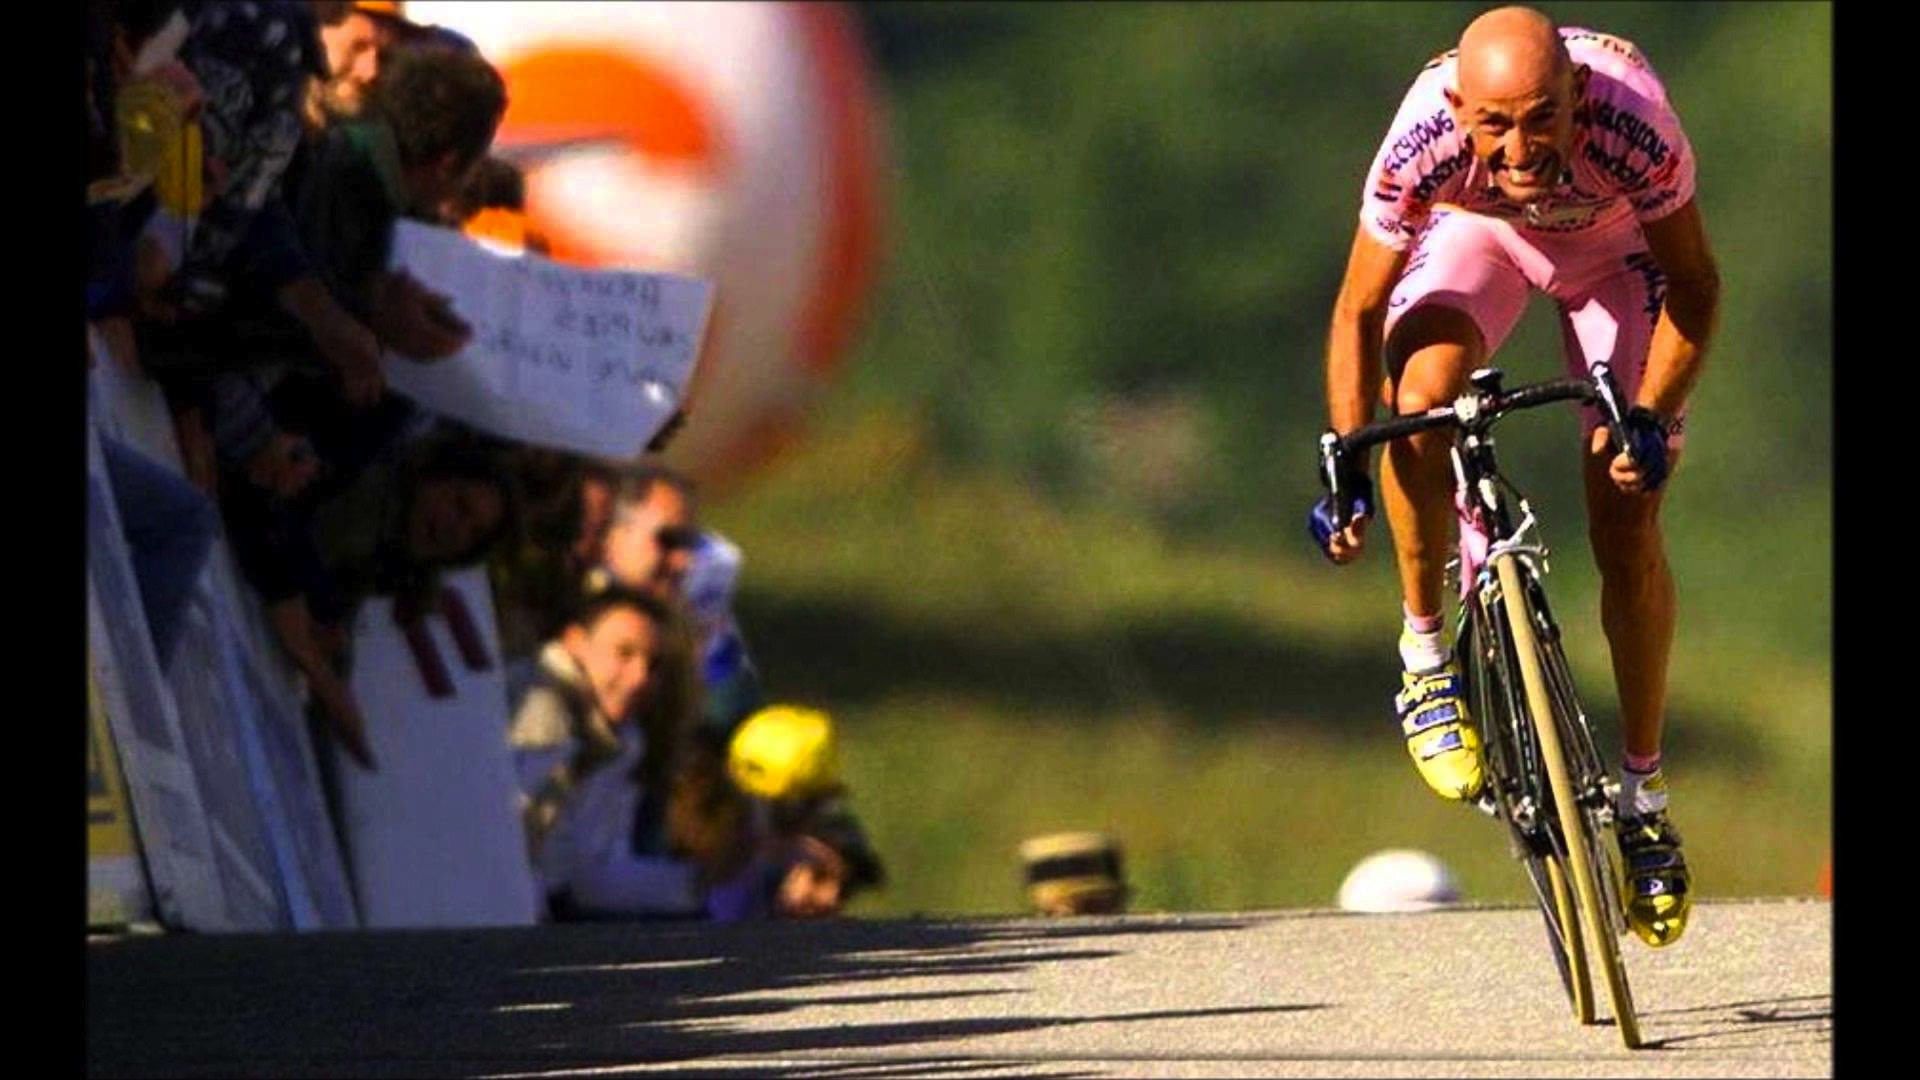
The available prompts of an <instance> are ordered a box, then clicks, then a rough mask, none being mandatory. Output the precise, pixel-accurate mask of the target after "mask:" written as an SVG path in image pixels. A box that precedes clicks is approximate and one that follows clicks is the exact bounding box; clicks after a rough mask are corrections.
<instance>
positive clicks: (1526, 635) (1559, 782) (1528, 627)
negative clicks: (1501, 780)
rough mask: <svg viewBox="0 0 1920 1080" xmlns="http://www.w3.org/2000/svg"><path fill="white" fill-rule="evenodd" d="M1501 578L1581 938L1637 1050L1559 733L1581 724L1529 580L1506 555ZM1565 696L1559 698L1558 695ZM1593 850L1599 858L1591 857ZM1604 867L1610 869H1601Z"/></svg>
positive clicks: (1613, 935)
mask: <svg viewBox="0 0 1920 1080" xmlns="http://www.w3.org/2000/svg"><path fill="white" fill-rule="evenodd" d="M1492 561H1493V565H1494V568H1495V571H1496V572H1497V573H1498V574H1499V577H1500V594H1501V600H1502V603H1503V604H1504V606H1505V607H1506V613H1507V624H1508V628H1509V629H1510V631H1511V632H1512V634H1513V639H1514V646H1515V652H1516V653H1518V658H1519V662H1520V676H1521V682H1522V683H1523V684H1524V685H1525V687H1526V693H1527V706H1528V712H1529V713H1530V714H1531V715H1532V716H1533V721H1534V723H1533V727H1534V732H1535V735H1536V736H1537V738H1538V740H1539V749H1540V760H1541V763H1542V764H1543V765H1544V766H1545V768H1546V772H1547V778H1548V780H1549V782H1550V783H1551V785H1552V790H1553V803H1554V809H1555V811H1556V812H1557V814H1558V815H1559V820H1560V831H1561V834H1562V836H1563V837H1564V838H1565V841H1566V846H1565V853H1566V857H1567V869H1569V870H1571V871H1572V878H1573V882H1572V884H1573V896H1574V901H1575V904H1576V906H1577V907H1579V908H1580V911H1581V914H1582V916H1583V920H1584V922H1585V924H1586V926H1585V929H1586V930H1587V931H1588V933H1587V938H1586V940H1587V943H1588V944H1590V945H1592V947H1593V948H1592V952H1593V954H1594V958H1595V959H1596V960H1597V961H1598V966H1599V968H1600V970H1601V973H1602V974H1603V975H1604V976H1605V978H1606V983H1607V996H1608V998H1609V999H1610V1000H1611V1001H1612V1004H1613V1016H1614V1023H1615V1024H1616V1025H1617V1026H1618V1027H1619V1029H1620V1039H1621V1041H1622V1042H1624V1043H1625V1044H1626V1046H1627V1049H1629V1050H1634V1049H1638V1048H1639V1047H1640V1045H1641V1042H1640V1022H1639V1017H1638V1016H1637V1015H1636V1014H1635V1012H1634V1008H1633V994H1632V992H1631V990H1629V989H1628V986H1627V972H1626V967H1625V966H1624V964H1622V962H1621V959H1620V939H1619V937H1618V928H1617V927H1616V926H1615V925H1614V919H1613V917H1612V912H1613V910H1614V909H1613V907H1612V905H1610V904H1609V903H1608V900H1609V899H1610V898H1609V897H1606V896H1605V895H1603V893H1602V891H1601V886H1600V875H1601V874H1602V873H1603V872H1605V871H1603V867H1605V853H1604V851H1603V850H1601V844H1600V837H1598V836H1597V835H1596V832H1597V830H1596V829H1595V828H1594V827H1593V826H1594V823H1593V821H1592V818H1591V814H1590V812H1589V811H1588V809H1587V808H1586V807H1585V806H1584V805H1583V800H1582V798H1581V795H1582V792H1581V788H1580V785H1578V784H1576V783H1575V780H1574V774H1573V771H1572V769H1570V768H1569V767H1568V748H1567V747H1566V745H1565V742H1564V740H1563V733H1565V732H1567V731H1568V730H1570V729H1571V728H1572V727H1573V726H1574V725H1576V724H1577V723H1579V719H1578V717H1577V716H1567V715H1563V713H1564V710H1563V708H1562V707H1561V704H1560V703H1559V702H1557V701H1556V700H1555V698H1556V695H1555V693H1554V691H1553V687H1552V685H1551V684H1550V683H1549V681H1548V675H1547V670H1546V664H1545V663H1543V661H1542V656H1543V653H1542V651H1541V642H1540V640H1539V638H1538V636H1537V635H1536V633H1535V622H1534V611H1533V594H1532V593H1531V592H1530V591H1529V590H1528V588H1527V585H1528V583H1529V582H1528V577H1527V575H1526V574H1525V573H1524V572H1523V571H1522V569H1521V567H1520V564H1519V563H1518V561H1517V559H1516V557H1515V556H1513V555H1512V554H1502V555H1499V556H1496V557H1495V558H1494V559H1493V560H1492ZM1560 696H1564V695H1560ZM1596 855H1598V856H1599V858H1598V859H1596ZM1607 869H1609V870H1610V868H1607Z"/></svg>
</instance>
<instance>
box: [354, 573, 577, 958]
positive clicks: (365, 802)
mask: <svg viewBox="0 0 1920 1080" xmlns="http://www.w3.org/2000/svg"><path fill="white" fill-rule="evenodd" d="M446 587H447V588H448V589H449V590H453V591H456V592H458V593H459V595H460V597H461V599H462V601H463V602H464V604H465V607H466V611H467V612H468V613H469V614H470V616H471V620H470V621H471V624H472V628H473V630H474V631H475V634H474V637H475V638H476V639H477V643H478V646H479V648H478V649H477V650H469V651H477V652H478V653H479V654H482V655H479V656H477V657H469V656H468V655H467V654H466V653H465V652H463V650H462V649H461V647H460V643H459V642H458V641H456V639H455V635H454V633H453V631H452V629H451V628H450V627H449V625H448V621H447V619H446V618H445V617H444V616H442V615H439V614H434V615H430V616H428V617H427V618H425V619H424V620H423V621H424V629H425V631H426V637H427V639H428V640H429V641H430V642H431V648H432V650H433V652H434V654H435V655H436V656H437V657H438V659H439V662H440V666H441V668H442V670H444V672H445V674H446V676H447V681H448V684H449V685H450V687H451V690H452V693H450V694H447V695H445V696H440V697H436V696H434V695H433V693H432V692H431V690H430V689H429V684H428V682H427V677H426V676H425V675H424V674H423V672H422V670H421V667H420V665H419V663H418V662H417V660H416V658H415V655H414V652H413V650H412V649H411V648H410V646H409V645H408V642H407V638H406V634H405V632H404V631H403V630H402V628H401V627H400V626H399V625H398V624H397V623H396V622H395V621H394V618H393V602H392V600H391V598H389V597H381V596H376V597H371V598H369V599H368V600H367V601H366V602H365V603H364V604H363V605H362V606H361V609H360V613H359V617H358V619H357V621H356V623H355V625H354V638H353V641H354V645H353V653H354V658H355V659H354V671H353V691H354V694H355V696H356V697H357V698H358V699H359V702H360V709H361V713H362V714H363V715H364V716H365V717H366V723H367V742H368V744H369V745H370V746H371V748H372V750H373V756H374V760H375V762H376V764H377V765H378V771H375V772H368V771H367V770H366V769H364V768H362V767H361V766H360V765H359V764H357V763H356V762H354V761H353V759H352V758H350V757H348V756H347V755H346V754H345V753H343V752H341V750H340V749H339V748H338V746H335V745H333V744H331V743H330V744H329V749H328V751H327V752H328V753H330V754H332V755H333V764H334V767H335V769H336V775H337V776H338V779H339V783H338V785H337V787H338V790H339V795H340V807H341V818H342V829H343V831H344V833H345V841H346V848H347V852H348V858H349V859H350V860H351V864H352V867H353V882H354V888H355V891H356V893H357V895H358V897H359V901H360V914H361V917H362V919H363V920H364V921H365V924H366V925H367V926H370V927H430V926H511V925H529V924H532V923H534V922H536V921H537V920H538V918H539V914H540V911H541V907H542V901H541V898H540V896H539V891H538V888H537V886H536V885H535V883H534V879H533V872H532V868H531V867H530V865H529V864H528V861H527V844H526V836H525V833H524V831H523V829H522V827H521V824H520V814H519V810H518V804H517V795H518V788H517V787H516V785H515V783H514V773H513V758H512V753H511V751H510V750H509V748H508V745H507V700H506V684H505V677H504V674H503V671H502V668H501V657H500V642H499V632H498V630H497V629H496V626H495V623H494V613H493V595H492V587H491V586H490V585H489V583H488V581H487V575H486V571H485V569H484V568H477V567H476V568H471V569H467V570H462V571H459V572H458V573H454V574H449V575H447V577H446ZM469 644H470V645H471V644H472V643H469ZM470 660H478V661H479V662H480V663H481V664H482V665H483V668H484V669H483V670H474V669H473V668H472V667H471V666H470Z"/></svg>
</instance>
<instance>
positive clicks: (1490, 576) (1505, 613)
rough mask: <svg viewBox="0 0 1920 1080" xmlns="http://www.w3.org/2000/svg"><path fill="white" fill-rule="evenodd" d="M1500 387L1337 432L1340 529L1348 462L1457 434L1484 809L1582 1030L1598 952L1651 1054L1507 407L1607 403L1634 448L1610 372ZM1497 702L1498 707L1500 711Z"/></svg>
mask: <svg viewBox="0 0 1920 1080" xmlns="http://www.w3.org/2000/svg"><path fill="white" fill-rule="evenodd" d="M1500 379H1501V373H1500V372H1499V371H1498V370H1497V369H1492V368H1485V369H1481V370H1479V371H1475V372H1474V373H1473V374H1472V375H1471V376H1469V378H1468V383H1469V388H1468V389H1467V390H1466V391H1465V392H1464V393H1462V394H1461V395H1460V396H1459V397H1457V398H1456V399H1455V400H1454V402H1453V403H1452V404H1451V405H1450V406H1445V407H1442V408H1437V409H1432V410H1429V411H1428V412H1426V413H1424V414H1420V415H1415V416H1402V417H1396V418H1393V419H1390V420H1386V421H1383V422H1381V423H1378V424H1370V425H1367V426H1366V427H1365V428H1362V429H1360V430H1359V431H1356V432H1352V433H1350V434H1349V435H1348V436H1347V437H1346V438H1345V439H1342V438H1338V437H1336V436H1333V435H1332V433H1328V434H1327V435H1326V436H1323V437H1322V440H1321V455H1322V468H1323V474H1324V476H1325V477H1326V478H1327V481H1328V488H1329V493H1330V494H1331V495H1332V497H1333V500H1334V505H1335V507H1336V510H1337V514H1336V521H1337V524H1343V522H1339V521H1338V519H1339V518H1341V517H1344V514H1345V509H1346V508H1345V504H1343V503H1342V502H1341V498H1342V494H1341V491H1340V486H1339V481H1340V478H1341V475H1342V471H1343V469H1342V456H1343V455H1346V454H1352V453H1356V452H1358V453H1364V452H1365V450H1366V449H1367V448H1368V447H1371V446H1373V445H1376V444H1378V443H1383V442H1386V441H1388V440H1390V439H1395V438H1401V437H1404V436H1407V435H1412V434H1414V433H1417V432H1421V431H1431V430H1436V429H1440V428H1448V429H1451V431H1452V432H1453V436H1454V438H1453V444H1452V447H1451V457H1452V464H1453V472H1454V481H1455V489H1454V509H1455V512H1456V515H1457V516H1458V518H1459V522H1460V537H1459V556H1458V560H1457V567H1458V572H1459V575H1460V576H1459V589H1460V592H1459V625H1458V631H1459V632H1458V633H1457V634H1456V637H1455V640H1456V641H1459V642H1462V643H1466V642H1471V647H1472V650H1474V652H1473V653H1472V654H1470V655H1469V657H1468V659H1469V668H1470V669H1471V670H1473V671H1474V672H1476V673H1477V674H1476V675H1475V678H1474V679H1473V680H1472V684H1470V689H1471V690H1472V692H1473V694H1474V695H1475V696H1476V698H1477V699H1478V700H1477V704H1478V706H1479V711H1480V717H1479V721H1480V724H1481V728H1482V731H1483V733H1484V734H1485V741H1486V743H1487V753H1488V755H1489V757H1488V765H1489V772H1490V774H1491V775H1490V777H1489V783H1488V785H1487V789H1486V791H1485V792H1484V793H1483V795H1482V796H1481V803H1480V808H1481V809H1482V810H1483V811H1485V812H1487V813H1489V814H1490V815H1491V816H1494V817H1496V818H1502V819H1504V820H1506V821H1507V822H1508V824H1509V826H1510V827H1511V828H1512V830H1513V836H1514V839H1515V842H1516V844H1518V845H1520V847H1518V848H1517V849H1516V853H1517V854H1519V855H1520V857H1521V858H1522V859H1523V861H1525V862H1526V863H1527V867H1528V874H1529V878H1530V881H1531V883H1532V885H1533V887H1534V890H1535V893H1536V896H1537V898H1538V899H1539V901H1540V906H1541V908H1542V910H1543V912H1546V913H1547V921H1548V929H1549V933H1550V936H1551V938H1552V940H1553V942H1554V944H1555V948H1556V957H1555V958H1556V961H1557V962H1558V963H1559V964H1560V966H1561V976H1562V979H1563V980H1564V981H1565V982H1566V986H1567V991H1568V996H1569V998H1570V999H1572V1001H1573V1005H1574V1012H1575V1015H1576V1016H1577V1017H1578V1018H1579V1019H1580V1021H1581V1022H1582V1023H1593V1022H1594V1011H1593V1003H1594V1002H1593V997H1592V993H1591V988H1590V986H1589V982H1588V973H1587V968H1586V961H1587V956H1588V950H1589V948H1591V949H1592V950H1593V955H1594V957H1595V958H1596V959H1597V960H1599V961H1600V967H1601V971H1602V974H1604V976H1605V981H1606V984H1607V990H1608V994H1609V997H1610V998H1611V1000H1612V1001H1613V1004H1614V1013H1615V1021H1616V1023H1617V1024H1618V1025H1619V1028H1620V1033H1621V1037H1622V1039H1623V1041H1624V1042H1625V1043H1626V1045H1627V1046H1628V1047H1629V1048H1633V1047H1638V1046H1639V1045H1640V1034H1639V1024H1638V1018H1637V1015H1636V1013H1635V1011H1634V1007H1633V1002H1632V995H1631V991H1630V990H1629V988H1628V986H1627V982H1626V974H1625V970H1624V968H1623V967H1622V965H1621V961H1620V956H1619V952H1618V943H1617V940H1616V937H1617V935H1618V934H1620V933H1622V932H1624V930H1625V923H1624V919H1623V918H1622V917H1621V915H1620V911H1619V907H1618V901H1617V895H1618V894H1617V889H1616V885H1615V880H1614V870H1613V867H1612V863H1611V860H1610V857H1609V855H1608V852H1607V849H1606V846H1605V843H1604V841H1603V840H1602V839H1601V836H1602V835H1604V834H1603V832H1602V830H1603V829H1605V828H1606V827H1607V826H1609V825H1610V824H1611V822H1612V817H1613V806H1612V804H1613V796H1614V794H1615V793H1616V790H1617V788H1615V786H1614V785H1613V784H1612V783H1611V780H1610V777H1609V775H1608V772H1607V770H1606V768H1605V763H1604V759H1603V758H1601V756H1600V754H1599V752H1598V750H1597V748H1596V747H1595V746H1594V743H1593V738H1592V731H1591V729H1590V727H1589V725H1588V722H1587V717H1586V715H1585V712H1584V711H1583V710H1582V709H1581V708H1580V704H1579V700H1578V697H1577V695H1576V694H1575V692H1574V690H1573V686H1572V680H1571V677H1570V673H1569V672H1568V670H1567V665H1566V661H1565V657H1564V655H1562V653H1561V651H1560V649H1559V631H1558V629H1557V627H1556V626H1555V625H1554V623H1553V619H1552V616H1551V614H1550V613H1549V610H1548V608H1547V603H1546V592H1545V589H1544V587H1543V586H1542V584H1541V582H1542V579H1543V578H1544V576H1545V574H1546V572H1547V564H1546V560H1547V549H1546V547H1545V545H1544V544H1542V543H1540V542H1539V539H1538V534H1537V521H1536V519H1535V517H1534V514H1533V510H1532V508H1531V507H1530V506H1529V505H1528V503H1527V500H1526V498H1525V497H1524V496H1523V495H1521V494H1520V492H1519V490H1518V489H1516V488H1514V487H1513V485H1512V484H1511V483H1510V482H1508V481H1507V480H1506V479H1505V478H1504V477H1503V476H1502V475H1501V473H1500V469H1499V464H1498V461H1497V460H1496V457H1495V453H1494V440H1493V436H1492V428H1493V426H1494V424H1495V423H1497V422H1498V421H1499V420H1500V419H1501V418H1502V417H1503V416H1504V415H1506V414H1507V413H1508V412H1511V411H1514V410H1516V409H1521V408H1527V407H1531V406H1533V405H1540V404H1546V403H1548V402H1553V401H1570V400H1579V401H1586V402H1592V403H1594V404H1597V405H1599V406H1601V408H1602V410H1603V411H1604V412H1605V414H1606V418H1607V421H1608V425H1609V427H1610V428H1611V429H1612V430H1613V433H1614V435H1615V438H1616V440H1617V443H1616V445H1622V446H1624V445H1626V443H1625V440H1624V439H1623V438H1621V436H1622V435H1623V432H1622V431H1621V426H1622V425H1621V417H1622V413H1621V410H1620V407H1619V399H1618V396H1617V394H1616V392H1615V389H1614V387H1613V384H1612V379H1611V373H1610V372H1609V371H1608V370H1607V369H1606V367H1605V365H1595V371H1594V374H1593V378H1592V379H1591V380H1590V381H1589V380H1577V379H1570V380H1560V381H1557V382H1552V383H1542V384H1538V385H1535V386H1529V387H1522V388H1520V389H1517V390H1514V391H1512V392H1510V393H1507V392H1503V391H1502V390H1501V387H1500ZM1516 511H1517V515H1518V520H1517V521H1516V520H1515V518H1516ZM1483 675H1484V676H1485V678H1484V680H1483V679H1482V678H1481V676H1483ZM1496 702H1497V705H1498V707H1497V708H1494V707H1489V706H1490V705H1493V704H1495V703H1496ZM1548 893H1551V894H1552V895H1551V896H1549V895H1548ZM1583 922H1584V923H1585V927H1584V930H1585V933H1584V935H1583V932H1582V931H1583V928H1582V925H1581V924H1582V923H1583ZM1583 936H1584V937H1585V944H1584V945H1583V942H1582V938H1583Z"/></svg>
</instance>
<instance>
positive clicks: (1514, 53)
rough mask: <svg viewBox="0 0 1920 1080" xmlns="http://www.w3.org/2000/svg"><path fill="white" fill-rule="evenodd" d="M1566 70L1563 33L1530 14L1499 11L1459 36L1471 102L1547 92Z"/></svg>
mask: <svg viewBox="0 0 1920 1080" xmlns="http://www.w3.org/2000/svg"><path fill="white" fill-rule="evenodd" d="M1567 66H1568V61H1567V50H1566V47H1565V46H1564V45H1562V44H1561V43H1560V32H1559V29H1558V28H1557V27H1555V26H1554V25H1553V20H1551V19H1549V18H1547V17H1546V16H1545V15H1542V14H1540V13H1539V12H1537V11H1535V10H1533V9H1532V8H1524V7H1504V8H1496V9H1494V10H1493V11H1489V12H1487V13H1486V14H1484V15H1482V16H1480V17H1479V18H1477V19H1475V20H1473V22H1472V23H1471V24H1469V25H1468V26H1467V30H1466V33H1464V34H1461V35H1460V93H1461V95H1462V96H1464V97H1467V98H1470V99H1472V98H1483V97H1484V98H1516V97H1523V96H1526V95H1528V94H1532V93H1538V92H1541V91H1544V90H1547V89H1548V88H1550V87H1551V86H1553V85H1555V84H1556V83H1557V81H1558V79H1559V77H1560V76H1561V75H1562V74H1563V73H1564V72H1565V71H1566V69H1567Z"/></svg>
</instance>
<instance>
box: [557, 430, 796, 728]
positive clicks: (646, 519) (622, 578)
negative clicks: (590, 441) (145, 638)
mask: <svg viewBox="0 0 1920 1080" xmlns="http://www.w3.org/2000/svg"><path fill="white" fill-rule="evenodd" d="M612 510H613V512H612V517H611V520H610V522H609V523H608V525H607V529H606V536H605V539H604V540H602V541H601V544H600V556H599V564H600V565H599V566H598V567H596V568H595V569H594V570H593V571H591V572H589V574H588V576H587V584H586V587H587V588H588V589H593V588H598V587H602V586H604V585H606V584H609V583H613V584H619V585H622V586H624V587H626V588H630V589H640V590H643V591H647V592H651V593H653V594H654V595H656V596H661V597H665V598H668V599H672V600H674V601H676V602H680V603H685V604H687V605H688V607H689V609H690V612H691V615H692V618H693V621H694V624H695V632H696V635H697V638H698V641H699V657H700V674H701V681H702V682H703V684H704V685H705V687H706V691H707V710H706V716H705V718H704V726H706V727H707V728H709V729H711V731H712V732H713V733H714V735H715V737H716V738H717V739H718V740H719V741H721V742H723V743H724V741H725V739H726V738H727V737H728V736H729V735H731V734H732V732H733V729H734V727H735V726H736V725H737V724H739V722H740V721H741V720H743V719H745V718H746V716H747V715H748V714H749V713H751V712H752V711H753V710H754V709H756V708H758V707H759V706H760V704H761V700H762V699H761V693H760V680H759V674H758V672H757V671H756V670H755V668H754V666H753V661H752V658H751V657H750V656H749V654H748V652H747V648H746V642H745V639H744V637H743V636H742V635H741V633H740V630H739V627H738V625H737V624H736V623H735V620H734V618H733V614H732V610H731V607H732V600H733V584H734V579H735V576H736V575H737V573H738V570H739V563H740V551H739V549H738V548H736V547H734V546H733V545H732V544H730V543H728V542H727V541H726V539H725V538H724V537H721V536H719V535H717V534H714V533H710V532H703V531H701V529H700V528H699V527H698V525H697V523H696V516H695V515H696V511H697V504H696V502H695V494H694V488H693V482H692V481H691V480H689V479H688V478H687V477H686V476H684V475H682V474H681V473H679V472H676V471H675V470H673V469H671V468H668V467H667V466H665V465H661V464H659V463H657V462H651V461H649V462H645V463H643V464H641V465H640V466H638V467H636V468H634V469H632V470H630V471H628V472H627V473H625V474H624V475H623V476H621V477H620V479H619V482H618V484H617V486H616V487H615V488H614V491H613V498H612ZM690 574H691V575H692V576H691V577H690V576H689V575H690ZM689 582H692V583H693V584H695V585H697V586H698V588H696V589H694V590H693V591H691V592H690V591H688V590H687V589H686V586H687V585H688V584H689Z"/></svg>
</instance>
